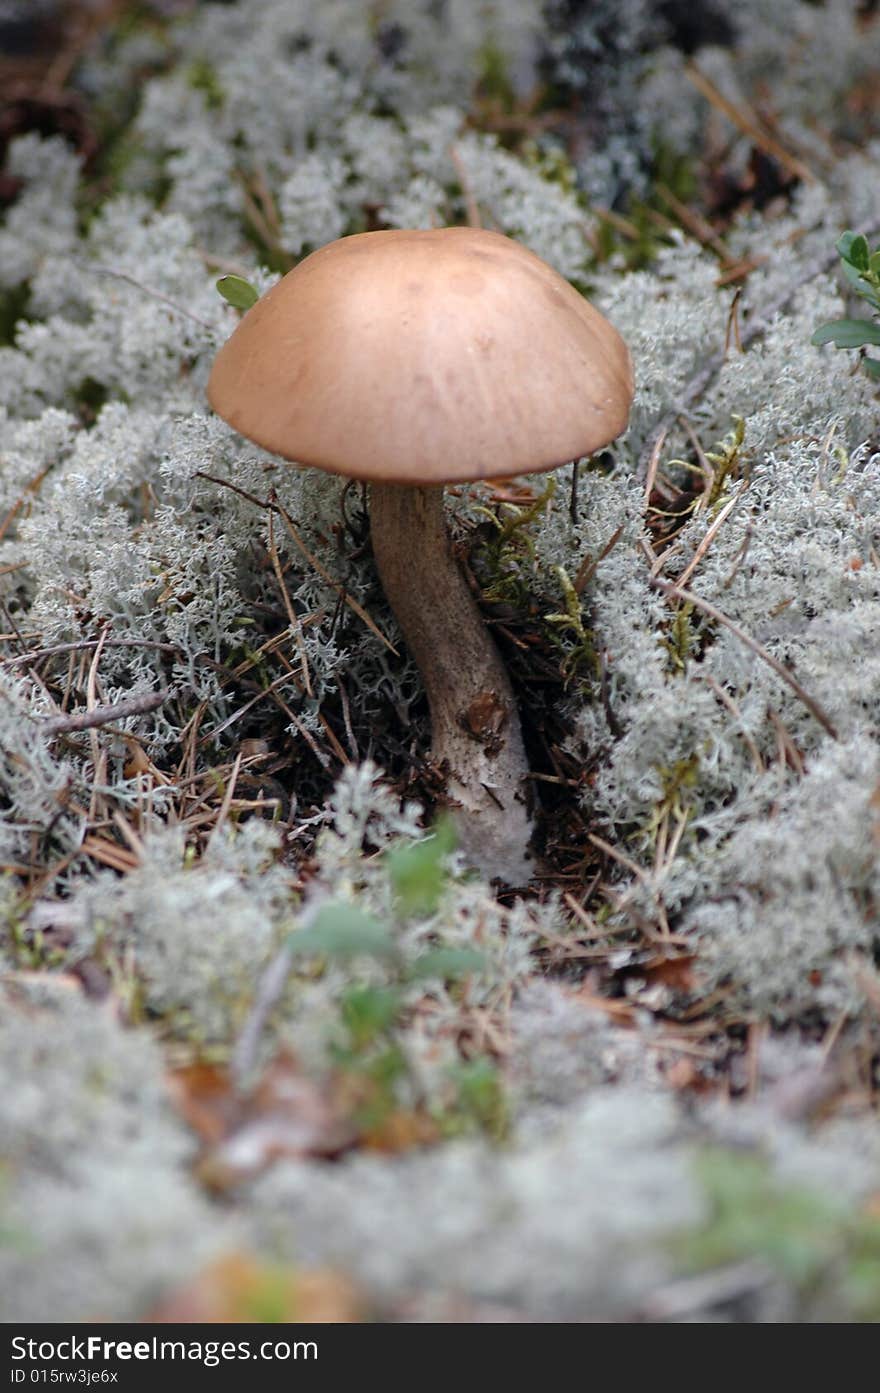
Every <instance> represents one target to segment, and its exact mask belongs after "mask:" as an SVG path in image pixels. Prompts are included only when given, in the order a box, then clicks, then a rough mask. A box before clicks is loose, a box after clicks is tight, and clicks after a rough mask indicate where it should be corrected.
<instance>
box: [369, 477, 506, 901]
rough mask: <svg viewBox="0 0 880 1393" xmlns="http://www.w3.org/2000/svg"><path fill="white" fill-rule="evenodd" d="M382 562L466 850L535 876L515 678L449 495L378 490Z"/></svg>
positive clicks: (373, 505) (496, 870) (373, 522)
mask: <svg viewBox="0 0 880 1393" xmlns="http://www.w3.org/2000/svg"><path fill="white" fill-rule="evenodd" d="M370 529H371V534H372V541H373V554H374V556H375V558H376V565H377V567H378V570H379V575H380V577H381V580H382V584H383V586H384V589H385V594H386V597H387V599H388V602H389V604H390V605H391V608H392V609H393V611H394V613H395V615H396V617H397V621H398V623H399V624H400V627H401V630H402V631H403V636H404V638H405V640H406V643H407V646H408V648H409V650H410V653H411V654H412V656H413V658H414V659H415V661H416V664H417V665H418V669H419V672H420V673H421V676H422V681H423V682H424V685H425V691H426V693H427V697H428V705H429V707H430V712H431V726H432V737H433V738H432V755H433V757H434V759H435V760H437V762H438V763H441V762H445V764H446V765H447V767H448V790H449V794H450V799H451V801H452V809H451V811H452V814H453V819H454V822H455V825H456V829H457V832H458V838H459V846H460V847H461V849H462V850H463V851H464V853H465V855H466V857H467V859H468V861H469V862H470V863H471V864H472V865H474V866H475V867H477V868H478V869H479V870H481V871H482V872H483V873H484V874H485V875H486V876H488V877H490V878H492V877H498V878H500V879H503V880H505V881H507V883H508V884H510V885H522V884H524V883H525V882H526V881H527V880H528V879H529V877H530V875H531V874H532V866H531V858H530V854H529V850H528V845H529V842H530V840H531V836H532V831H533V828H532V821H531V818H530V816H529V812H528V808H527V792H526V789H527V785H526V782H525V779H526V775H527V774H528V764H527V761H526V754H525V748H524V746H523V738H522V731H521V729H520V722H519V713H518V711H517V707H516V701H515V699H514V695H513V689H512V687H511V685H510V678H509V677H508V675H507V671H506V669H505V667H504V664H503V662H502V660H501V656H500V654H499V652H498V650H497V648H496V647H495V644H494V642H493V641H492V638H491V636H490V634H489V632H488V630H487V629H486V626H485V624H484V622H483V619H482V616H481V615H480V611H479V609H478V608H477V606H476V604H475V602H474V599H473V596H472V595H471V592H470V590H469V589H468V586H467V583H466V581H465V579H464V576H463V575H462V573H461V570H460V569H459V566H458V564H457V563H456V560H455V558H454V556H453V555H452V548H451V545H450V541H449V535H448V533H447V530H446V521H445V516H444V510H443V489H442V488H440V487H434V488H418V487H415V486H413V485H402V484H376V483H374V484H371V485H370Z"/></svg>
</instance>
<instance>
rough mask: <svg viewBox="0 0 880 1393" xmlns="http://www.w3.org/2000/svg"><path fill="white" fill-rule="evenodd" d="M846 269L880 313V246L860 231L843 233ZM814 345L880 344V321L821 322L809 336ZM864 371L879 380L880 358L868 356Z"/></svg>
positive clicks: (853, 283) (841, 245)
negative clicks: (871, 241)
mask: <svg viewBox="0 0 880 1393" xmlns="http://www.w3.org/2000/svg"><path fill="white" fill-rule="evenodd" d="M837 250H838V252H839V253H840V258H841V261H842V263H843V272H844V275H845V276H846V278H847V280H848V281H849V283H850V285H851V286H852V288H853V290H854V291H855V293H856V295H858V296H859V297H860V298H861V299H862V300H867V302H868V304H869V305H870V306H871V308H872V310H873V311H874V313H875V315H880V247H876V248H875V249H874V250H873V251H872V250H871V248H870V247H869V245H868V239H867V238H866V237H863V236H862V234H861V233H856V232H844V234H843V236H842V237H841V238H840V239H839V240H838V242H837ZM810 342H811V343H813V344H816V345H817V346H818V345H821V344H823V343H833V344H835V345H836V346H837V347H838V348H864V347H866V345H868V344H871V345H880V324H876V323H874V322H873V321H872V320H870V319H833V320H831V321H830V322H829V323H828V324H820V326H819V328H818V329H817V330H816V332H815V333H814V334H813V337H812V338H811V339H810ZM863 363H864V367H865V371H866V372H867V373H868V374H869V375H870V376H871V377H873V378H874V379H880V359H878V358H870V357H865V358H864V359H863Z"/></svg>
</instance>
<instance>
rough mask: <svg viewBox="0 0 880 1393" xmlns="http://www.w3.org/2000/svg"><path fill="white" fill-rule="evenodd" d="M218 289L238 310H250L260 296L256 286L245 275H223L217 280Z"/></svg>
mask: <svg viewBox="0 0 880 1393" xmlns="http://www.w3.org/2000/svg"><path fill="white" fill-rule="evenodd" d="M217 289H218V290H219V291H220V294H221V295H222V296H223V299H224V300H228V301H229V303H230V305H234V306H235V308H236V309H237V310H249V309H250V307H251V305H255V304H256V303H257V301H258V300H259V298H260V296H259V292H258V291H257V288H256V286H253V285H251V283H250V281H246V280H245V279H244V277H243V276H221V277H220V279H219V281H218V282H217Z"/></svg>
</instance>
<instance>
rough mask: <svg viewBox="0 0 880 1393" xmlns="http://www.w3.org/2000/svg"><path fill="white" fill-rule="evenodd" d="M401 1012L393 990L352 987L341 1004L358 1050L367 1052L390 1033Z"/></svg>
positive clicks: (396, 992) (397, 993)
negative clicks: (374, 1042) (380, 1038)
mask: <svg viewBox="0 0 880 1393" xmlns="http://www.w3.org/2000/svg"><path fill="white" fill-rule="evenodd" d="M399 1010H400V992H398V991H395V989H394V988H393V987H361V986H358V987H352V988H351V989H350V990H349V991H347V992H346V993H345V995H344V996H343V998H342V1001H341V1011H342V1019H343V1021H344V1022H345V1025H346V1026H347V1028H348V1031H349V1035H350V1036H351V1043H352V1045H353V1046H354V1048H355V1049H356V1050H363V1049H365V1048H366V1046H367V1045H370V1044H372V1043H373V1041H374V1040H376V1039H378V1037H379V1036H381V1035H383V1034H384V1033H385V1032H386V1031H388V1030H390V1029H391V1027H392V1026H393V1025H394V1022H395V1020H396V1018H397V1013H398V1011H399Z"/></svg>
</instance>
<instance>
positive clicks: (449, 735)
mask: <svg viewBox="0 0 880 1393" xmlns="http://www.w3.org/2000/svg"><path fill="white" fill-rule="evenodd" d="M632 391H633V388H632V370H631V365H630V358H629V353H628V351H627V348H626V345H625V344H624V342H623V340H622V339H621V338H620V336H619V335H618V333H617V332H616V330H615V329H613V328H612V326H611V325H610V324H609V323H608V322H607V320H605V319H604V318H603V317H602V315H601V314H599V312H598V311H597V310H596V309H594V308H593V306H592V305H590V304H589V302H588V301H587V300H585V299H584V298H583V296H582V295H580V294H579V293H578V292H577V291H576V290H575V289H574V288H573V287H572V286H571V285H570V284H569V283H568V282H567V281H566V280H564V279H563V277H562V276H560V275H559V274H558V273H557V272H556V271H554V270H552V269H551V267H549V266H548V265H546V263H545V262H543V261H541V260H540V258H539V257H537V256H535V255H534V254H533V253H532V252H530V251H528V250H527V249H526V248H525V247H523V246H521V245H520V244H519V243H517V242H514V241H512V240H511V239H510V238H508V237H504V236H502V235H501V234H500V233H496V232H488V231H484V230H482V229H477V228H462V227H449V228H441V229H436V230H427V231H388V232H365V233H360V234H357V235H355V236H350V237H343V238H341V239H340V240H339V241H336V242H331V243H329V244H328V245H327V246H325V247H322V248H321V249H320V250H319V251H316V252H313V253H312V255H311V256H308V257H306V258H305V259H304V260H303V261H301V262H300V263H299V264H298V265H297V266H296V267H295V268H294V270H292V271H290V272H289V273H288V274H287V275H286V276H285V277H284V278H283V280H281V281H280V282H279V283H278V284H277V285H276V286H274V287H273V289H272V290H270V291H269V292H268V294H267V295H265V296H263V298H262V299H261V300H259V301H258V302H257V303H256V304H255V305H254V306H253V308H252V309H250V310H249V311H248V313H247V314H246V315H245V316H244V317H243V319H242V320H241V322H240V324H239V325H238V327H237V329H236V330H235V332H234V333H233V334H232V336H231V337H230V338H229V339H228V340H227V342H226V343H225V344H224V346H223V347H222V348H221V349H220V352H219V353H218V355H217V358H216V360H215V362H214V366H213V370H212V372H211V378H210V381H209V384H208V398H209V400H210V402H211V405H212V406H213V407H214V409H215V410H216V411H217V412H218V413H219V414H220V415H221V416H223V417H224V418H225V419H226V420H227V421H228V422H229V424H230V425H231V426H233V427H234V428H235V429H236V430H237V431H239V432H240V433H241V434H242V435H245V436H247V437H249V438H250V439H251V440H254V441H256V442H257V443H258V444H259V445H262V446H263V447H264V448H265V449H267V450H271V451H273V452H274V453H275V454H278V455H281V456H283V457H284V458H286V459H289V460H294V461H296V462H297V463H298V464H300V465H313V466H316V467H317V468H319V469H325V470H329V471H331V472H332V473H337V474H344V475H347V476H348V477H349V478H352V479H362V480H366V481H367V482H368V483H369V486H370V505H369V507H370V528H371V535H372V544H373V553H374V556H375V560H376V565H377V567H378V571H379V575H380V578H381V580H382V584H383V586H384V589H385V595H386V597H387V599H388V602H389V604H390V605H391V608H392V609H393V611H394V613H395V615H396V616H397V620H398V622H399V624H400V628H401V630H402V632H403V636H404V638H405V640H406V643H407V646H408V648H409V650H410V653H411V654H412V656H413V658H414V659H415V661H416V663H417V665H418V668H419V671H420V673H421V676H422V680H423V682H424V686H425V691H426V694H427V697H428V704H429V708H430V715H431V725H432V754H433V757H434V759H435V760H436V761H437V762H438V763H439V764H441V765H442V766H443V767H444V768H445V769H446V770H447V771H448V793H449V797H450V801H451V804H452V811H453V817H454V821H455V823H456V826H457V831H458V837H459V845H460V846H461V848H462V849H463V851H464V853H465V855H466V857H467V859H468V860H469V862H470V863H471V864H473V865H475V866H476V867H478V868H479V869H481V870H482V871H483V872H484V873H485V874H486V875H487V876H489V877H498V878H501V879H503V880H505V881H507V883H509V884H512V885H518V884H522V883H524V882H525V881H527V880H528V878H529V875H530V861H531V854H530V850H529V843H530V841H531V837H532V831H533V824H532V818H531V813H530V810H529V802H530V799H529V795H528V791H527V783H526V777H527V774H528V763H527V760H526V754H525V748H524V745H523V738H522V732H521V729H520V721H519V715H518V712H517V706H516V701H515V698H514V694H513V690H512V687H511V683H510V678H509V677H508V674H507V672H506V670H505V667H504V663H503V661H502V659H501V656H500V654H499V652H498V649H497V648H496V646H495V644H494V642H493V640H492V638H491V636H490V634H489V632H488V630H487V629H486V627H485V625H484V623H483V620H482V617H481V615H480V611H479V609H478V607H477V605H476V602H475V600H474V598H473V596H472V594H471V591H470V589H469V587H468V585H467V583H466V581H465V578H464V576H463V574H462V572H461V570H460V568H459V566H458V564H457V562H456V560H455V557H454V555H453V551H452V548H451V545H450V541H449V536H448V534H447V530H446V524H445V520H444V509H443V485H444V484H448V483H461V482H464V481H467V480H477V479H491V478H497V477H500V476H505V475H514V474H522V473H536V472H539V471H544V470H549V469H553V468H555V467H556V466H558V465H560V464H564V463H566V462H567V461H570V460H574V459H579V458H581V456H583V455H588V454H591V453H593V452H594V451H595V450H597V449H599V448H600V447H601V446H603V445H606V444H607V443H608V442H609V441H611V440H613V439H614V438H615V436H617V435H618V434H619V433H620V432H621V431H622V430H623V428H624V426H625V425H626V422H627V417H628V413H629V406H630V402H631V400H632Z"/></svg>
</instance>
